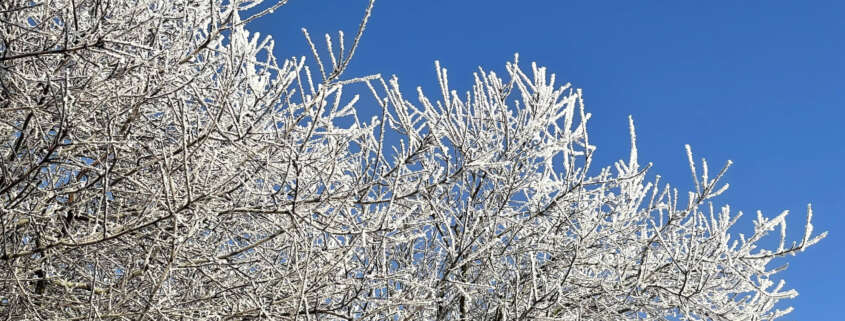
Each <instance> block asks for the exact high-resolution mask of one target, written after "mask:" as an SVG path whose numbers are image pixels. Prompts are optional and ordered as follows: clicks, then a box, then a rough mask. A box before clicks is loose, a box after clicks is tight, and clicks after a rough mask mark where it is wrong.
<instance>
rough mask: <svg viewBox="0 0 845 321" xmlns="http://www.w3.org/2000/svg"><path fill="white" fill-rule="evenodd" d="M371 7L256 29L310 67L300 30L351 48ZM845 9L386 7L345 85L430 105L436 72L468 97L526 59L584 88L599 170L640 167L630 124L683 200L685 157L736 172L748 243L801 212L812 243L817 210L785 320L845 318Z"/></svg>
mask: <svg viewBox="0 0 845 321" xmlns="http://www.w3.org/2000/svg"><path fill="white" fill-rule="evenodd" d="M366 2H367V1H366V0H354V1H353V0H309V1H306V0H291V1H290V2H289V4H288V5H286V6H285V7H283V8H282V9H280V10H278V11H277V12H276V13H275V14H274V15H272V16H269V17H267V18H265V19H263V20H260V21H258V22H256V23H253V24H252V25H250V29H251V30H253V31H260V32H261V33H262V34H270V35H273V37H274V38H275V39H276V55H277V56H279V57H290V56H301V55H307V52H308V51H307V47H306V44H305V42H304V40H303V37H302V34H301V32H300V28H302V27H307V28H308V29H309V31H310V32H311V34H312V36H314V37H315V38H318V39H322V37H321V35H322V34H324V33H336V31H337V30H339V29H343V30H345V31H346V33H347V35H352V34H354V31H355V30H356V29H357V26H358V22H359V19H360V17H361V16H362V14H363V11H364V8H365V7H366ZM843 12H845V2H840V1H806V2H799V1H737V2H727V1H722V2H707V3H706V4H703V3H697V4H695V3H693V2H691V1H689V2H684V3H683V4H679V3H674V2H669V1H661V2H634V1H630V2H628V1H625V2H622V1H619V2H611V1H578V2H576V1H553V0H523V1H494V0H464V1H438V0H433V1H387V0H379V1H377V2H376V6H375V9H374V12H373V17H372V19H371V21H370V25H369V27H368V30H367V32H366V33H365V35H364V38H363V40H362V42H361V45H360V48H359V50H358V52H357V53H356V57H355V59H353V61H352V64H351V67H350V69H349V71H348V72H347V74H346V76H347V77H351V76H360V75H367V74H372V73H382V74H384V75H392V74H396V75H397V76H398V77H399V80H400V83H401V84H402V86H403V87H404V88H405V91H406V92H407V93H408V94H410V95H411V96H410V97H415V96H416V95H415V93H414V89H415V88H416V86H417V85H421V86H422V87H423V88H424V89H425V90H426V91H427V92H433V91H434V90H435V89H436V88H437V82H436V80H435V71H434V63H433V62H434V60H436V59H437V60H440V62H441V64H443V65H444V66H445V67H447V68H448V69H449V76H450V85H452V87H454V88H460V87H462V88H463V89H462V90H466V89H469V87H468V86H469V84H470V81H471V74H472V72H473V71H475V70H476V68H477V67H478V66H482V67H484V68H485V69H488V70H491V69H492V70H494V71H498V72H499V73H503V70H504V63H505V62H506V61H508V60H510V59H512V58H513V54H514V53H515V52H519V53H520V61H521V62H522V64H523V66H528V65H527V63H530V62H531V61H537V62H538V63H539V64H541V65H545V66H547V67H549V70H550V71H551V72H554V73H556V74H557V76H558V79H561V80H564V81H570V82H572V83H573V84H574V85H575V86H576V87H579V88H583V89H584V95H585V99H586V104H587V109H588V111H589V112H591V113H592V114H593V118H592V119H591V124H590V127H589V128H590V130H591V142H592V143H594V144H596V145H598V148H599V149H598V156H597V161H598V163H597V164H601V165H609V164H610V163H611V162H612V161H613V160H616V159H622V158H625V157H626V155H627V148H628V142H629V138H628V133H627V131H628V129H627V115H629V114H630V115H633V117H634V119H635V121H636V124H637V134H638V138H637V140H638V143H639V146H638V148H639V151H640V157H639V158H640V160H641V162H643V163H645V162H649V161H650V162H653V163H654V167H653V169H652V170H651V173H652V175H653V174H656V173H659V174H660V175H661V176H663V177H664V178H665V179H666V181H669V182H671V183H672V184H673V185H675V186H678V187H679V188H681V189H688V188H691V187H692V184H691V178H690V175H689V171H688V167H687V161H686V155H685V152H684V150H683V145H684V144H687V143H688V144H691V145H692V147H693V151H694V152H695V154H696V156H697V157H706V158H707V159H708V162H709V163H710V164H712V165H711V166H714V167H716V166H719V165H721V164H724V162H725V161H726V160H728V159H731V160H733V161H734V166H733V167H732V169H731V170H730V171H729V173H728V176H727V179H726V181H727V182H729V183H730V184H731V189H730V190H729V191H728V192H727V193H726V195H723V196H722V197H720V198H719V199H717V204H724V203H730V204H731V205H732V207H733V209H735V210H742V211H744V212H745V213H746V214H745V217H744V219H743V220H741V221H740V223H739V224H738V226H737V229H736V232H750V231H751V229H752V225H751V217H752V216H754V212H755V211H756V210H758V209H759V210H762V211H763V213H764V214H767V215H768V216H774V215H777V214H778V213H779V212H780V211H781V210H785V209H788V210H790V211H791V212H792V214H791V216H790V218H789V220H788V223H789V227H790V228H791V232H790V233H789V236H790V237H791V239H793V240H800V234H801V232H802V231H803V224H804V221H803V220H804V218H805V208H806V204H807V203H810V202H811V203H813V207H814V213H815V217H814V225H815V228H816V230H817V231H830V232H831V234H830V235H829V236H828V237H827V238H826V239H825V240H824V241H822V243H821V244H819V245H817V246H816V247H814V248H811V249H809V250H808V251H807V252H805V253H802V254H801V255H799V256H797V257H792V258H789V259H788V261H789V263H790V267H789V269H788V270H787V271H786V272H783V273H781V274H780V275H781V276H782V277H783V278H785V279H786V280H787V286H791V287H794V288H796V289H797V290H798V291H799V293H800V295H799V297H798V298H797V299H794V300H791V301H789V302H788V305H792V306H794V307H795V308H796V310H795V312H793V313H792V314H790V315H789V317H787V318H786V319H787V320H841V309H842V304H844V303H845V294H843V293H845V275H843V272H841V271H842V270H843V267H845V259H843V255H842V254H843V251H842V250H841V246H842V245H843V235H845V220H843V219H842V217H843V212H845V184H843V183H845V170H843V159H845V147H843V142H842V140H843V139H845V126H843V125H842V123H843V120H845V111H843V107H845V91H843V89H842V86H843V81H842V77H843V75H845V19H843V18H842V14H843ZM462 90H459V91H462ZM361 108H372V106H366V105H362V106H361Z"/></svg>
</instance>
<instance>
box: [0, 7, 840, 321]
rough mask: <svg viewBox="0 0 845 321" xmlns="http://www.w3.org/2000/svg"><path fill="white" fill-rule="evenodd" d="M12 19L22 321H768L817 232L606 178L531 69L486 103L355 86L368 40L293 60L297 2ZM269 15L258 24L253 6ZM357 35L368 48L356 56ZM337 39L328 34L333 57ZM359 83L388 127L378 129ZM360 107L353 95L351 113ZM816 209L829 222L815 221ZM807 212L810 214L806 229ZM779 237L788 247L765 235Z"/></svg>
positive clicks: (3, 45)
mask: <svg viewBox="0 0 845 321" xmlns="http://www.w3.org/2000/svg"><path fill="white" fill-rule="evenodd" d="M260 2H261V1H237V0H228V1H222V0H210V1H206V0H196V1H193V0H173V1H170V0H167V1H165V0H132V1H109V0H36V1H30V0H7V1H3V2H2V3H0V85H2V88H0V90H2V91H1V92H0V157H1V158H2V162H0V225H2V235H0V251H2V252H0V316H3V317H5V318H6V319H9V318H11V319H14V320H25V319H27V320H29V319H31V320H35V319H38V320H81V319H91V318H93V319H109V320H146V319H149V320H188V319H203V320H206V319H207V320H250V319H267V320H295V319H304V320H526V319H544V320H666V319H667V318H669V319H671V320H770V319H775V318H777V317H779V316H781V315H783V314H785V313H788V312H789V310H777V309H775V304H776V303H777V302H778V301H779V300H781V299H783V298H791V297H794V296H795V295H796V292H795V291H794V290H787V289H785V288H784V287H783V283H782V281H780V282H776V281H777V279H776V278H774V274H775V273H776V272H778V271H779V268H775V269H772V268H771V267H769V266H768V265H769V264H768V263H769V262H770V261H771V260H772V259H773V258H776V257H780V256H784V255H787V254H794V253H796V252H800V251H802V250H804V249H805V248H807V247H808V246H811V245H813V244H814V243H816V242H818V241H819V240H820V239H821V238H823V237H824V235H825V234H824V233H822V234H820V235H816V234H813V228H812V225H811V224H810V220H809V217H808V220H807V225H806V227H805V235H804V238H803V239H802V240H801V241H800V242H796V243H792V244H787V242H786V241H785V240H784V237H785V228H786V221H785V215H786V213H785V212H784V213H783V214H781V215H779V216H777V217H775V218H771V219H770V218H766V217H763V216H762V215H759V217H758V219H757V220H756V221H755V223H756V225H755V229H754V231H753V233H752V234H751V235H750V236H742V235H740V236H739V239H738V240H737V239H735V238H736V237H733V238H734V239H732V235H731V234H730V233H729V229H730V228H731V227H732V226H733V225H734V223H735V222H736V220H737V218H738V217H739V215H735V214H732V213H731V211H730V208H729V207H728V206H723V207H721V208H715V207H714V205H713V203H711V202H710V199H711V198H712V197H715V196H717V195H719V194H720V193H722V192H723V191H724V190H725V189H726V187H727V185H725V184H722V183H720V179H721V178H722V176H723V174H724V173H725V170H726V169H727V167H728V165H730V163H728V165H726V166H725V167H724V168H723V169H722V170H721V171H719V172H718V173H716V174H715V175H711V173H709V172H708V166H707V163H706V162H705V161H703V160H702V162H701V164H700V165H697V164H695V162H694V158H693V156H692V153H691V152H690V150H689V148H688V149H687V151H688V156H689V160H690V168H691V170H692V176H693V178H694V180H695V190H694V191H691V192H689V193H688V194H687V195H682V194H681V193H679V192H678V191H677V190H675V189H672V188H670V187H669V186H668V185H665V186H662V187H661V186H660V185H659V183H660V182H659V181H653V182H647V181H646V178H645V176H646V175H645V173H646V170H647V169H648V167H641V166H640V165H639V163H638V160H637V150H636V145H635V135H634V125H633V120H631V122H630V126H631V143H632V146H631V151H630V157H629V159H628V160H627V161H620V162H617V163H616V164H615V166H612V167H607V168H601V169H598V170H597V169H591V160H592V153H593V151H594V150H595V147H594V146H592V145H590V143H589V138H588V134H587V127H586V126H587V121H588V119H589V118H590V114H589V113H586V112H585V110H584V104H583V100H582V95H581V91H580V90H575V89H573V88H571V86H570V85H569V84H564V85H558V84H556V81H555V76H554V75H553V74H551V75H550V74H547V72H546V70H545V69H544V68H541V67H537V66H536V65H533V64H532V66H531V69H530V70H529V73H526V72H524V71H523V70H522V69H521V68H520V67H519V65H518V61H517V59H515V60H514V62H512V63H509V64H507V66H506V75H505V77H504V78H501V77H499V76H498V75H497V74H495V73H493V72H488V71H484V70H479V71H478V72H477V73H476V74H475V84H474V86H473V87H472V90H471V91H468V92H466V93H465V94H461V93H458V92H457V91H454V90H452V89H451V88H450V87H449V84H448V80H447V72H446V69H444V68H441V67H440V66H439V65H438V66H437V73H438V82H439V84H440V89H441V91H440V92H439V93H437V95H438V97H440V98H438V99H430V98H428V97H429V96H427V95H426V94H425V93H423V91H422V90H421V89H418V90H417V95H418V99H415V100H414V101H413V102H412V101H411V100H409V99H407V98H406V97H404V96H403V92H402V91H400V88H399V82H398V80H397V79H396V78H392V79H385V78H382V77H381V76H379V75H374V76H369V77H363V78H354V79H348V78H344V77H343V72H344V70H345V69H346V66H348V64H349V62H350V59H351V57H352V55H353V53H354V51H355V48H356V47H357V46H358V43H359V40H360V39H361V35H362V32H363V30H364V29H365V26H366V24H367V18H368V17H369V15H370V12H371V10H372V5H373V3H372V2H370V4H369V7H368V8H367V9H366V10H365V13H364V18H363V20H362V22H361V25H360V27H359V29H358V32H357V33H356V34H355V35H354V36H353V37H350V38H351V39H346V40H345V39H344V36H343V33H339V34H338V35H337V38H336V39H333V38H332V37H330V36H328V35H327V36H326V38H325V47H323V46H318V45H316V44H315V42H313V41H312V39H311V37H310V36H309V35H308V33H307V32H306V33H305V34H306V39H307V44H308V45H309V46H310V48H311V51H312V52H313V54H314V63H313V64H312V65H311V68H309V66H308V65H306V64H305V58H290V59H286V60H283V61H279V60H277V59H276V58H275V57H274V55H273V45H274V42H273V41H272V40H271V39H270V38H269V37H263V38H262V37H260V36H259V35H258V34H255V33H250V32H248V31H246V30H245V29H244V27H245V25H246V24H247V23H248V22H249V21H251V20H253V19H255V18H258V17H261V16H264V15H267V14H268V13H271V12H272V11H273V10H276V9H278V8H279V7H280V6H282V5H283V4H284V2H285V1H280V2H277V3H271V4H263V5H262V6H258V5H259V4H260ZM247 13H249V14H247ZM347 40H348V41H347ZM319 43H322V42H319ZM352 90H354V91H358V92H362V93H365V94H367V95H371V96H372V97H373V99H370V100H369V101H372V104H374V105H375V106H376V107H380V108H379V110H380V111H381V112H379V113H378V115H376V116H375V117H372V118H371V119H362V118H365V117H360V118H359V115H358V111H357V109H356V108H357V107H356V106H357V105H360V104H363V102H358V100H359V96H358V95H357V94H353V95H351V96H350V95H349V94H348V92H350V91H352ZM344 94H346V95H344ZM808 213H811V212H810V211H809V209H808ZM808 216H809V215H808ZM776 228H777V229H779V231H780V235H781V241H780V245H779V246H778V248H776V249H771V250H767V249H761V248H758V247H757V243H758V241H759V240H760V239H761V238H762V237H763V236H765V235H767V233H769V232H770V231H773V230H774V229H776Z"/></svg>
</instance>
